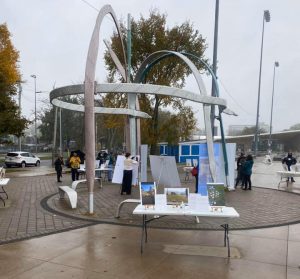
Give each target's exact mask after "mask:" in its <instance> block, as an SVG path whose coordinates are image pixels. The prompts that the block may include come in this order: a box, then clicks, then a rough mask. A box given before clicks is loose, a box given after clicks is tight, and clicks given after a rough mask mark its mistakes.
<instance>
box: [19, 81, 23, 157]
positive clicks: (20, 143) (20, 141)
mask: <svg viewBox="0 0 300 279" xmlns="http://www.w3.org/2000/svg"><path fill="white" fill-rule="evenodd" d="M18 87H19V117H20V119H21V94H22V84H21V82H19V83H18ZM18 146H19V150H20V151H21V150H22V139H21V136H19V138H18Z"/></svg>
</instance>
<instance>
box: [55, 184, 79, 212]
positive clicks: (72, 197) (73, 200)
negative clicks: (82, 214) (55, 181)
mask: <svg viewBox="0 0 300 279" xmlns="http://www.w3.org/2000/svg"><path fill="white" fill-rule="evenodd" d="M58 189H59V197H60V199H64V197H65V193H66V194H67V196H68V197H69V201H70V204H71V207H72V208H76V207H77V192H76V191H75V190H74V189H72V188H71V187H69V186H59V188H58Z"/></svg>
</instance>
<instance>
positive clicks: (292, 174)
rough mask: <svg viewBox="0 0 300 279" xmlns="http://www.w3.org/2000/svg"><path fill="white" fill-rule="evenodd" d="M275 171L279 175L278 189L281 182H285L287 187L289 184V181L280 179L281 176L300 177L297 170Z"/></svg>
mask: <svg viewBox="0 0 300 279" xmlns="http://www.w3.org/2000/svg"><path fill="white" fill-rule="evenodd" d="M276 173H277V175H279V176H280V181H279V183H278V189H279V186H280V183H281V182H286V186H287V187H288V186H289V181H288V180H287V181H282V179H283V178H289V177H300V172H298V171H277V172H276Z"/></svg>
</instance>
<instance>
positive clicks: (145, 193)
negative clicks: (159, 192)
mask: <svg viewBox="0 0 300 279" xmlns="http://www.w3.org/2000/svg"><path fill="white" fill-rule="evenodd" d="M155 195H156V184H155V182H140V197H141V204H142V205H145V206H150V205H151V206H154V205H155Z"/></svg>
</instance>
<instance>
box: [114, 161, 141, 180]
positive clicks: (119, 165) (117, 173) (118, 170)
mask: <svg viewBox="0 0 300 279" xmlns="http://www.w3.org/2000/svg"><path fill="white" fill-rule="evenodd" d="M133 157H134V158H137V160H138V161H139V158H140V157H139V156H133ZM124 160H125V156H124V155H118V157H117V161H116V165H115V168H114V174H113V179H112V183H117V184H122V180H123V171H124ZM138 172H139V164H136V165H133V171H132V185H138Z"/></svg>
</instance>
